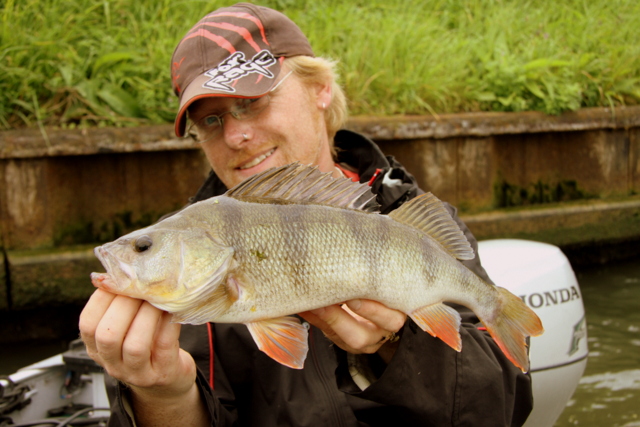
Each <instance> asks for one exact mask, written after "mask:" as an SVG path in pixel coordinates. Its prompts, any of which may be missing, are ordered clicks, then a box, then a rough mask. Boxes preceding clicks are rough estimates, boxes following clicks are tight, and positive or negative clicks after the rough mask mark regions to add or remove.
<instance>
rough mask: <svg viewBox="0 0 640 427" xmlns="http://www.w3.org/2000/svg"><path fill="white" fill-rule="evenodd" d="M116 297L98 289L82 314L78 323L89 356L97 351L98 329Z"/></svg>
mask: <svg viewBox="0 0 640 427" xmlns="http://www.w3.org/2000/svg"><path fill="white" fill-rule="evenodd" d="M115 297H116V296H115V295H114V294H112V293H110V292H106V291H103V290H102V289H97V290H96V291H95V292H93V294H92V295H91V297H90V298H89V301H87V304H86V305H85V307H84V309H83V310H82V313H80V319H79V321H78V328H79V329H80V337H81V338H82V341H83V342H84V344H85V346H86V347H87V351H88V352H89V354H91V353H92V352H93V353H95V351H96V340H95V335H96V329H97V328H98V324H99V323H100V319H102V317H103V316H104V313H105V312H106V311H107V309H108V308H109V306H110V305H111V302H112V301H113V299H114V298H115Z"/></svg>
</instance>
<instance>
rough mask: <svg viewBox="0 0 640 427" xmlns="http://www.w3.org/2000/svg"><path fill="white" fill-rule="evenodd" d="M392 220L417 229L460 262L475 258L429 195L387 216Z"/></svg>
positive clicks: (445, 213) (447, 213)
mask: <svg viewBox="0 0 640 427" xmlns="http://www.w3.org/2000/svg"><path fill="white" fill-rule="evenodd" d="M389 216H390V217H391V218H393V219H394V220H396V221H398V222H401V223H403V224H406V225H409V226H411V227H414V228H417V229H418V230H421V231H423V232H424V233H426V234H428V235H429V236H430V237H432V238H433V239H435V240H436V241H437V242H438V243H440V244H441V245H442V246H443V247H444V249H445V250H446V251H447V252H449V254H451V256H454V257H456V258H457V259H460V260H469V259H473V258H474V257H475V254H474V253H473V249H472V248H471V245H470V244H469V241H468V240H467V238H466V237H465V235H464V233H462V230H460V227H459V226H458V224H456V222H455V221H454V220H453V218H451V215H450V214H449V212H447V209H446V208H445V207H444V205H443V204H442V202H441V201H440V199H438V198H437V197H436V196H434V195H433V194H431V193H426V194H422V195H420V196H418V197H415V198H413V199H411V200H409V201H408V202H406V203H405V204H403V205H402V206H400V207H399V208H398V209H396V210H395V211H393V212H391V213H390V214H389Z"/></svg>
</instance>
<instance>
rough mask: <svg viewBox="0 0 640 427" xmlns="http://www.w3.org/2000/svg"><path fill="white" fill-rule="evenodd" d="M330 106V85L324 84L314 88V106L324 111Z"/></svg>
mask: <svg viewBox="0 0 640 427" xmlns="http://www.w3.org/2000/svg"><path fill="white" fill-rule="evenodd" d="M330 104H331V84H330V83H324V84H319V85H317V86H316V106H317V107H318V109H319V110H326V109H327V108H329V105H330Z"/></svg>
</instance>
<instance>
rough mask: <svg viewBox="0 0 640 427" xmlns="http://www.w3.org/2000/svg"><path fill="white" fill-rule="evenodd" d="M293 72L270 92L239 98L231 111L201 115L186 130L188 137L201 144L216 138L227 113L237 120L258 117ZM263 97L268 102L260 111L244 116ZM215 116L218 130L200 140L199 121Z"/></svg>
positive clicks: (220, 131)
mask: <svg viewBox="0 0 640 427" xmlns="http://www.w3.org/2000/svg"><path fill="white" fill-rule="evenodd" d="M292 73H293V70H291V71H289V72H288V73H287V74H286V75H285V76H284V77H283V78H282V80H280V81H279V82H278V83H276V85H275V86H274V87H272V88H271V89H270V90H269V92H267V93H266V94H264V95H262V96H259V97H256V98H239V99H238V100H237V101H236V102H235V104H234V107H233V108H232V109H231V110H229V111H225V112H224V113H220V114H209V115H206V116H204V117H201V118H200V119H199V120H198V121H191V124H190V125H189V126H188V127H187V131H186V132H185V134H186V137H187V138H191V139H193V140H195V141H197V142H198V143H199V144H204V143H205V142H207V141H211V140H212V139H214V138H216V137H217V136H219V135H220V134H221V133H222V129H223V126H224V119H223V116H224V115H226V114H231V117H233V118H234V119H236V120H247V119H251V118H254V117H257V116H258V115H259V114H260V113H262V112H263V111H264V110H266V109H267V107H269V105H270V104H271V93H272V92H274V91H275V90H276V89H278V88H279V87H280V85H281V84H282V83H283V82H284V81H285V80H286V79H287V78H288V77H289V76H290V75H291V74H292ZM261 99H266V100H267V103H266V104H265V105H264V106H263V107H262V108H260V109H259V110H258V111H255V112H253V113H251V114H250V115H248V116H244V117H243V116H242V115H243V114H245V113H246V112H247V110H248V109H249V108H248V106H250V105H251V104H252V103H253V102H257V101H258V100H261ZM243 103H244V106H243V107H239V105H241V104H243ZM212 117H215V118H216V119H217V122H218V123H219V126H218V128H217V129H216V131H215V132H214V133H213V135H211V136H208V137H207V138H206V139H204V140H202V141H200V140H198V130H197V128H199V125H198V124H199V123H201V122H202V121H203V120H205V119H208V118H212Z"/></svg>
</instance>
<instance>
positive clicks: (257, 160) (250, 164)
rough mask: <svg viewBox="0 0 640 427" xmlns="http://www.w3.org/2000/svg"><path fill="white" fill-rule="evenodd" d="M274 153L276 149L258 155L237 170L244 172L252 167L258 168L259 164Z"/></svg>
mask: <svg viewBox="0 0 640 427" xmlns="http://www.w3.org/2000/svg"><path fill="white" fill-rule="evenodd" d="M275 151H276V148H275V147H274V148H272V149H270V150H268V151H267V152H265V153H263V154H260V155H259V156H257V157H254V158H253V159H252V160H249V161H248V162H246V163H244V164H242V165H240V166H238V168H237V169H239V170H245V169H250V168H252V167H255V166H258V165H259V164H260V163H262V162H263V161H265V160H266V159H267V158H269V157H271V155H272V154H273V153H274V152H275Z"/></svg>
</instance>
